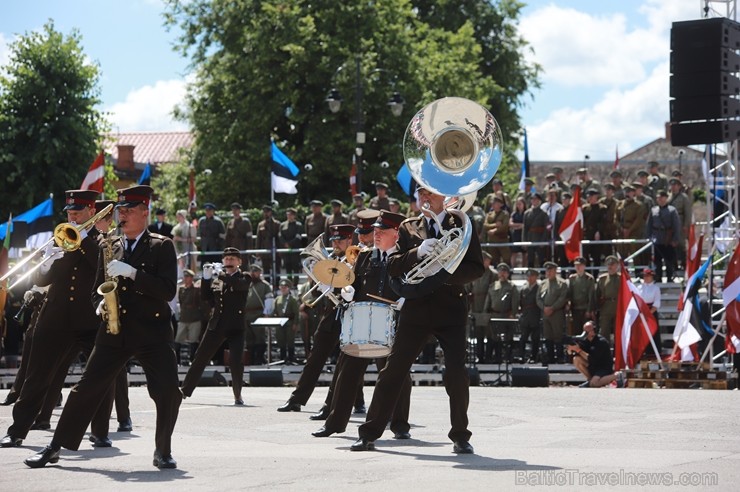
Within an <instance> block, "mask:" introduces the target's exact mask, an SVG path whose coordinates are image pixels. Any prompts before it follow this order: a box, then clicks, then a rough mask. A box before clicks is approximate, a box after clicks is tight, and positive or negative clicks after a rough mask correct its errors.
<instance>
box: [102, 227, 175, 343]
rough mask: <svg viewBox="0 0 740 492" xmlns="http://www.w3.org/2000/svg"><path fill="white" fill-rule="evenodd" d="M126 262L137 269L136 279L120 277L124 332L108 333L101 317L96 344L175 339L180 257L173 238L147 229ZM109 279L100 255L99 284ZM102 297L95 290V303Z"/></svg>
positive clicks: (121, 316)
mask: <svg viewBox="0 0 740 492" xmlns="http://www.w3.org/2000/svg"><path fill="white" fill-rule="evenodd" d="M125 261H126V263H128V264H129V265H131V266H133V267H135V268H136V270H137V271H136V279H135V280H131V279H130V278H124V277H118V278H117V280H118V304H119V308H118V316H119V318H120V321H121V332H120V333H119V334H118V335H110V334H108V333H106V323H105V322H101V321H100V320H98V324H99V326H100V329H99V330H98V336H97V340H96V342H95V343H100V344H103V345H114V346H126V347H140V346H144V345H149V344H153V343H160V342H171V341H172V340H173V338H174V333H173V331H172V322H171V316H172V313H171V310H170V306H169V302H170V301H171V300H172V299H173V298H174V297H175V294H176V293H177V256H176V255H175V246H174V244H173V243H172V240H170V239H169V238H166V237H164V236H161V235H159V234H153V233H150V232H149V231H146V230H145V231H144V233H143V234H142V236H141V238H140V239H139V241H138V243H137V244H136V247H135V248H134V251H133V253H132V254H131V257H130V258H129V259H128V260H125ZM104 280H105V266H104V265H103V255H100V261H99V263H98V273H97V280H96V282H95V286H96V287H97V286H98V285H100V284H101V283H102V282H103V281H104ZM101 299H102V296H100V295H99V294H98V293H97V292H95V291H93V306H97V305H98V303H99V302H100V300H101Z"/></svg>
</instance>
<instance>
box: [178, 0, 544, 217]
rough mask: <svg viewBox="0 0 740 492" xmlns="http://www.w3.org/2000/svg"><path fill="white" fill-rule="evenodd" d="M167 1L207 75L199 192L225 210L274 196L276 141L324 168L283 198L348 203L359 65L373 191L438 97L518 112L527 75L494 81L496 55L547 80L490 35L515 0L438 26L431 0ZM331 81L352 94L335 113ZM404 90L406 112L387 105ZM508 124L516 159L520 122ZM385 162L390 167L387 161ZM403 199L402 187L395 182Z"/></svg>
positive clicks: (187, 47)
mask: <svg viewBox="0 0 740 492" xmlns="http://www.w3.org/2000/svg"><path fill="white" fill-rule="evenodd" d="M167 3H168V9H167V14H166V17H167V23H168V25H170V26H174V25H177V26H179V27H180V28H181V30H182V36H181V37H180V39H179V42H178V44H177V47H178V49H179V50H180V51H181V53H183V55H185V56H188V57H190V58H191V60H192V66H193V68H194V71H195V76H196V81H195V82H194V83H193V84H192V86H191V87H190V89H189V92H188V98H187V103H186V106H185V107H183V108H180V112H179V115H180V116H181V117H182V118H186V119H188V120H189V121H190V122H191V124H192V125H193V128H194V130H195V135H196V143H195V151H194V159H193V162H194V163H195V166H196V168H197V169H198V170H203V169H205V168H209V169H212V170H213V175H212V176H211V178H210V180H209V181H208V183H206V184H205V188H204V189H203V190H202V192H201V190H199V196H200V197H202V198H204V199H206V200H208V201H214V202H216V204H217V205H219V206H221V207H223V206H225V204H227V203H229V202H230V201H232V200H235V199H236V200H239V201H241V202H242V203H247V204H250V205H252V206H255V205H258V204H260V203H262V202H265V201H266V200H267V199H268V198H269V196H270V185H269V183H270V167H271V161H270V154H269V142H270V139H274V140H275V141H276V142H277V144H278V146H279V147H281V148H282V149H283V150H284V152H285V153H286V154H287V155H288V156H290V157H291V158H292V159H293V160H294V161H295V162H296V164H298V165H299V167H303V165H304V164H306V163H311V164H312V167H313V170H312V171H310V172H307V171H302V172H301V174H300V175H299V177H300V183H299V194H298V195H297V196H287V198H286V197H283V196H278V199H279V200H282V202H293V201H297V202H299V203H305V202H306V201H307V200H308V198H313V197H316V198H322V199H324V200H327V199H330V198H339V199H342V200H344V201H345V202H349V183H348V175H349V170H350V166H351V161H352V156H353V154H354V152H355V147H356V143H355V132H356V127H357V121H356V118H355V112H356V110H357V108H356V107H355V100H354V99H355V98H354V97H353V95H354V94H355V93H356V88H357V85H358V78H357V77H356V75H355V74H356V72H355V64H356V60H359V66H360V77H359V81H360V83H361V86H362V104H361V109H362V118H361V121H363V122H364V127H363V130H364V132H365V133H366V135H367V139H366V143H365V144H364V145H363V160H364V161H365V165H364V167H363V189H364V191H367V192H371V191H372V189H373V186H372V183H373V182H374V181H378V180H383V181H386V182H388V183H389V184H391V185H392V186H396V184H395V175H396V172H397V170H398V168H399V167H400V166H401V164H402V163H403V155H402V149H401V143H402V141H403V135H404V132H405V129H406V126H407V124H408V122H409V120H410V119H411V117H412V116H413V115H414V113H415V112H416V111H417V110H418V109H419V108H421V107H422V106H424V105H425V104H427V103H429V102H431V101H432V100H434V99H437V98H439V97H443V96H446V95H456V96H461V97H466V98H469V99H472V100H475V101H477V102H479V103H481V104H484V105H486V106H488V107H491V108H494V111H493V112H494V115H495V116H496V117H497V119H500V118H501V117H500V116H499V115H497V114H496V111H497V110H498V107H501V108H506V111H504V112H503V113H502V114H505V116H506V117H508V115H509V114H516V109H517V107H518V105H519V104H520V98H521V97H522V96H523V95H524V94H525V93H526V91H527V90H528V86H527V85H526V83H524V84H523V85H521V84H520V85H517V83H519V82H521V80H519V79H517V78H516V77H515V75H513V74H509V75H507V76H506V77H507V79H506V80H503V79H502V80H501V81H499V80H497V77H498V74H496V73H493V72H494V71H495V70H494V68H492V67H489V66H488V63H487V62H486V60H490V59H492V58H491V57H492V55H497V56H498V59H499V61H498V65H496V69H498V68H499V67H507V68H513V69H518V70H520V71H522V70H521V69H522V67H524V68H525V69H526V70H523V71H522V72H523V73H522V74H521V79H522V80H526V79H528V78H529V77H530V76H533V75H536V68H535V67H529V66H527V65H526V64H525V62H524V60H523V58H522V54H521V52H520V51H521V49H522V47H523V46H524V42H523V41H522V40H518V39H517V42H516V43H496V42H494V40H491V39H488V38H486V36H484V35H483V34H482V33H483V30H484V29H494V28H497V27H500V28H501V30H503V29H504V28H505V27H506V28H507V29H509V28H511V29H513V28H512V27H511V26H513V25H514V23H515V21H516V18H515V17H516V15H518V8H516V7H517V5H518V4H516V3H515V2H511V1H508V0H507V1H505V2H501V3H502V4H504V5H502V6H501V7H500V9H498V10H494V11H493V12H488V11H486V10H485V9H484V8H483V7H482V4H484V3H485V2H483V1H481V2H467V3H471V4H473V3H474V4H481V5H477V7H479V12H480V13H481V16H482V17H484V18H485V21H486V24H485V25H483V26H479V25H478V19H477V18H475V17H472V18H471V19H472V20H469V21H465V22H457V20H458V19H456V18H452V16H449V19H448V21H447V22H445V23H444V24H438V23H431V22H428V20H427V19H426V18H425V14H424V12H422V10H423V9H420V8H419V7H420V6H422V5H421V2H414V1H408V0H377V1H375V2H350V1H335V0H332V1H329V0H318V1H313V2H302V1H297V0H296V1H285V0H268V1H257V0H240V1H228V0H190V1H180V0H168V2H167ZM417 4H418V5H417ZM449 9H452V6H450V7H449ZM483 14H487V16H483ZM494 14H495V15H494ZM489 37H490V36H489ZM483 41H486V42H487V44H485V43H483ZM507 60H509V61H507ZM332 87H335V88H337V89H338V90H339V91H340V92H341V93H342V94H343V97H344V103H343V105H342V109H341V110H340V111H339V112H337V113H336V114H332V113H331V112H330V111H329V110H328V107H327V104H326V102H325V98H326V96H327V93H328V90H329V89H330V88H332ZM393 90H397V91H398V92H400V93H401V94H402V95H403V97H404V98H405V100H406V106H405V108H404V111H403V114H402V116H401V117H400V118H398V117H394V116H392V115H391V112H390V111H389V109H388V106H387V101H388V99H389V96H390V94H391V92H392V91H393ZM500 123H501V124H502V129H503V131H504V138H505V142H506V143H505V147H504V149H505V151H506V152H507V161H511V157H510V156H512V155H513V150H514V148H515V147H516V144H515V142H517V141H518V138H517V133H518V131H519V125H518V120H515V121H513V122H512V123H506V124H504V123H503V122H502V121H500ZM384 161H385V162H388V163H389V164H390V166H388V167H387V168H386V167H382V166H380V165H379V164H380V163H381V162H384ZM510 164H512V163H511V162H510ZM504 167H505V166H504ZM394 194H395V195H400V194H401V192H400V190H399V189H395V190H394ZM287 204H288V203H281V206H284V205H287Z"/></svg>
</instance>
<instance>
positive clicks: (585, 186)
mask: <svg viewBox="0 0 740 492" xmlns="http://www.w3.org/2000/svg"><path fill="white" fill-rule="evenodd" d="M581 189H582V190H583V191H584V192H586V191H588V190H596V191H598V192H599V195H603V194H604V189H603V188H602V187H601V183H599V182H598V181H596V180H595V179H591V180H589V181H584V182H583V183H581Z"/></svg>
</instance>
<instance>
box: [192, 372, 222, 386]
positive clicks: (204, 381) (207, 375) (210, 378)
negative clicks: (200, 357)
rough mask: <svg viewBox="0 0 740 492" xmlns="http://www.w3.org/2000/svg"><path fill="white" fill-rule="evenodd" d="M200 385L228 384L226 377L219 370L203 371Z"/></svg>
mask: <svg viewBox="0 0 740 492" xmlns="http://www.w3.org/2000/svg"><path fill="white" fill-rule="evenodd" d="M198 386H226V378H225V377H224V376H223V374H221V373H220V372H218V371H213V370H211V371H203V375H202V376H201V377H200V381H198Z"/></svg>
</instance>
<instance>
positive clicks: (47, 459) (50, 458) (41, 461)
mask: <svg viewBox="0 0 740 492" xmlns="http://www.w3.org/2000/svg"><path fill="white" fill-rule="evenodd" d="M57 461H59V450H58V449H57V450H54V449H52V448H51V446H46V447H45V448H44V449H42V450H41V451H39V452H38V453H36V454H34V455H33V456H31V457H30V458H26V459H25V460H23V462H24V463H25V464H26V465H28V466H30V467H31V468H43V467H44V466H46V464H47V463H56V462H57Z"/></svg>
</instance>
